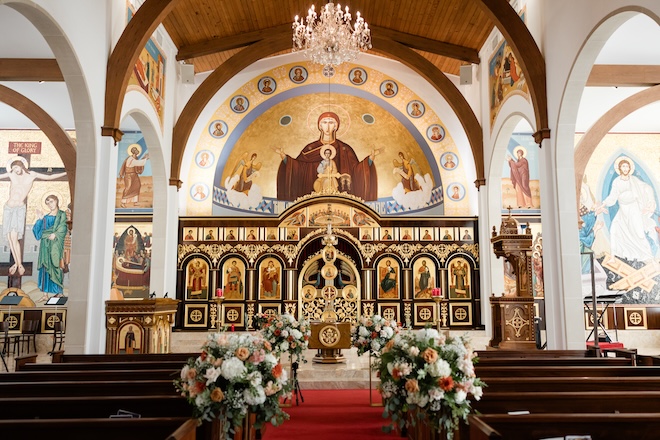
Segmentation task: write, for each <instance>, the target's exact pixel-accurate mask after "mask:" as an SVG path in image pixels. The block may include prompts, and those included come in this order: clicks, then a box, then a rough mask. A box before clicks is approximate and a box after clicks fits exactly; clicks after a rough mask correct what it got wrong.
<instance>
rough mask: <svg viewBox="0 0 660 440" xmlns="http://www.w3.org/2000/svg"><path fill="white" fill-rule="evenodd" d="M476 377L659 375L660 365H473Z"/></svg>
mask: <svg viewBox="0 0 660 440" xmlns="http://www.w3.org/2000/svg"><path fill="white" fill-rule="evenodd" d="M475 371H476V374H477V376H478V377H480V378H482V379H484V380H485V381H486V383H488V381H487V380H486V379H485V378H488V377H590V376H592V377H607V376H627V377H633V376H660V366H652V367H647V366H606V365H594V366H589V367H587V366H574V365H567V366H539V367H520V366H518V365H512V366H490V365H480V364H476V365H475Z"/></svg>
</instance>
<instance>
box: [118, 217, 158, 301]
mask: <svg viewBox="0 0 660 440" xmlns="http://www.w3.org/2000/svg"><path fill="white" fill-rule="evenodd" d="M115 228H116V229H119V230H123V232H122V234H121V235H120V236H119V239H118V240H117V246H115V252H114V258H113V279H114V281H115V283H114V288H116V289H118V290H119V291H121V292H122V294H123V296H124V297H125V298H147V297H148V296H149V282H150V279H151V249H150V248H148V247H147V246H145V241H144V236H145V234H147V231H148V230H149V231H150V229H151V225H150V224H141V225H130V226H128V227H126V226H125V224H124V225H121V224H115ZM124 228H126V229H124ZM138 228H139V229H138ZM140 229H141V230H142V231H143V232H140Z"/></svg>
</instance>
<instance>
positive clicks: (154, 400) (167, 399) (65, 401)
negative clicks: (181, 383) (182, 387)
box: [0, 394, 192, 420]
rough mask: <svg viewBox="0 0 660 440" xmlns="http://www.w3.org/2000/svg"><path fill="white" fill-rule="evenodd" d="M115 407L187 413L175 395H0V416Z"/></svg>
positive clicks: (106, 411) (76, 413) (101, 412)
mask: <svg viewBox="0 0 660 440" xmlns="http://www.w3.org/2000/svg"><path fill="white" fill-rule="evenodd" d="M119 410H123V411H130V412H133V413H137V414H140V415H141V416H142V417H146V418H150V417H190V414H191V412H192V411H191V408H190V405H189V404H188V402H187V401H186V399H185V398H184V397H182V396H178V395H171V394H167V395H150V396H75V397H69V396H57V397H36V398H35V397H0V419H3V420H13V419H66V418H104V417H110V415H113V414H117V412H118V411H119Z"/></svg>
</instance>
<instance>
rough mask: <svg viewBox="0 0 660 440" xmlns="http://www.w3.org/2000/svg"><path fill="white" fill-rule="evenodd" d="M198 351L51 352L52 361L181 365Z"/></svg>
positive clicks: (196, 354) (194, 356) (197, 354)
mask: <svg viewBox="0 0 660 440" xmlns="http://www.w3.org/2000/svg"><path fill="white" fill-rule="evenodd" d="M198 356H199V353H151V354H147V353H133V354H68V353H65V352H64V350H60V351H54V352H53V353H52V359H53V363H54V364H57V363H80V362H85V363H90V362H152V361H178V362H181V365H182V366H183V364H184V363H186V361H187V360H188V359H189V358H191V357H192V358H196V357H198Z"/></svg>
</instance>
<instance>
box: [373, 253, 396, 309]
mask: <svg viewBox="0 0 660 440" xmlns="http://www.w3.org/2000/svg"><path fill="white" fill-rule="evenodd" d="M397 272H398V270H397V266H396V265H392V260H391V259H387V260H385V264H383V265H381V266H379V267H378V299H392V298H398V297H399V288H398V285H399V279H398V276H397V275H398V274H397Z"/></svg>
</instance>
